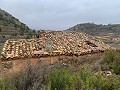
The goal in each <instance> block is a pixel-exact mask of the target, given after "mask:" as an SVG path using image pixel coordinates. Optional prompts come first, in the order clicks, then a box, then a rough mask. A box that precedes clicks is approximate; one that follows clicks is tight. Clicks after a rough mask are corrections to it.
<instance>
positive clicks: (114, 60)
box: [103, 50, 120, 74]
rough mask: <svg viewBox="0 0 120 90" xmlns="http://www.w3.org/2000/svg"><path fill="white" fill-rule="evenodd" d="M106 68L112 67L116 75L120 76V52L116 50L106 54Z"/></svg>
mask: <svg viewBox="0 0 120 90" xmlns="http://www.w3.org/2000/svg"><path fill="white" fill-rule="evenodd" d="M103 60H104V62H105V63H104V64H103V65H104V66H105V67H106V66H107V67H106V68H108V67H111V69H113V71H114V73H115V74H120V52H119V51H116V50H110V51H107V52H105V54H104V56H103Z"/></svg>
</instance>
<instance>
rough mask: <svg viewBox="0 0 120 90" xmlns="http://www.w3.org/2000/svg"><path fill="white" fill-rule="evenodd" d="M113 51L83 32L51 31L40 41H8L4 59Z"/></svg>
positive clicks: (41, 35)
mask: <svg viewBox="0 0 120 90" xmlns="http://www.w3.org/2000/svg"><path fill="white" fill-rule="evenodd" d="M108 49H111V47H110V46H109V45H106V44H105V43H103V42H102V41H100V40H97V39H95V38H94V37H92V36H90V35H87V34H85V33H81V32H70V31H51V32H50V31H49V32H44V33H42V34H40V36H39V38H38V39H19V40H7V41H6V42H5V44H4V48H3V52H2V55H3V57H4V58H25V57H39V56H45V55H53V56H54V55H84V54H88V53H95V52H101V51H105V50H108Z"/></svg>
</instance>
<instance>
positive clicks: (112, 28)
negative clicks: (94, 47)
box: [67, 23, 120, 36]
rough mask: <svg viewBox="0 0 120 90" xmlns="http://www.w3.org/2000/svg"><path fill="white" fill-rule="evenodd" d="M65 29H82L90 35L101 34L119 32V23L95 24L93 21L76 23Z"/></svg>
mask: <svg viewBox="0 0 120 90" xmlns="http://www.w3.org/2000/svg"><path fill="white" fill-rule="evenodd" d="M67 30H70V31H82V32H85V33H87V34H91V35H95V36H96V35H103V34H108V33H114V34H118V33H120V24H108V25H102V24H101V25H97V24H94V23H84V24H77V25H76V26H74V27H71V28H69V29H67Z"/></svg>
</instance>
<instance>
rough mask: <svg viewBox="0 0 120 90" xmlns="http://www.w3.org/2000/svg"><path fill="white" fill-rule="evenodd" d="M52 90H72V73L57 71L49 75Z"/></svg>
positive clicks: (64, 70)
mask: <svg viewBox="0 0 120 90" xmlns="http://www.w3.org/2000/svg"><path fill="white" fill-rule="evenodd" d="M48 79H49V85H50V90H72V89H71V87H72V80H73V79H72V75H71V73H70V71H68V70H66V69H65V68H64V69H55V70H53V71H52V72H51V73H50V74H49V75H48Z"/></svg>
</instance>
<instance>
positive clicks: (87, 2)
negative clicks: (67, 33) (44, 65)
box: [0, 0, 120, 30]
mask: <svg viewBox="0 0 120 90" xmlns="http://www.w3.org/2000/svg"><path fill="white" fill-rule="evenodd" d="M119 3H120V1H119V0H116V1H115V0H0V7H1V8H2V9H4V10H6V11H7V12H9V13H10V14H12V15H13V16H15V17H16V18H18V19H19V20H20V21H22V22H23V23H26V24H27V25H28V26H30V28H33V29H51V30H53V29H54V30H63V29H67V28H69V27H71V26H74V25H75V24H78V23H86V22H95V23H103V24H108V23H119V22H120V18H119V16H120V5H119Z"/></svg>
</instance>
